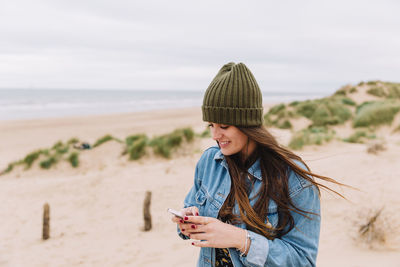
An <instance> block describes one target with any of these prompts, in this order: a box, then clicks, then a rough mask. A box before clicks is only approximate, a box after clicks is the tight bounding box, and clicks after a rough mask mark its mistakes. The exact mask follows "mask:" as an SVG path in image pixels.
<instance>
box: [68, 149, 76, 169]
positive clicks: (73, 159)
mask: <svg viewBox="0 0 400 267" xmlns="http://www.w3.org/2000/svg"><path fill="white" fill-rule="evenodd" d="M68 161H69V163H71V166H72V167H74V168H77V167H78V166H79V153H78V152H72V153H71V154H70V155H69V156H68Z"/></svg>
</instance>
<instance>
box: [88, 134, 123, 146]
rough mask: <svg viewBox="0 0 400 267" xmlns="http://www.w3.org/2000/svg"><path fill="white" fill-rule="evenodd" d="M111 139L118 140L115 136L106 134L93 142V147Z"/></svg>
mask: <svg viewBox="0 0 400 267" xmlns="http://www.w3.org/2000/svg"><path fill="white" fill-rule="evenodd" d="M111 140H118V139H117V138H115V137H113V136H112V135H110V134H107V135H104V136H103V137H101V138H99V139H97V141H96V142H95V143H94V144H93V148H95V147H98V146H100V145H102V144H104V143H106V142H108V141H111Z"/></svg>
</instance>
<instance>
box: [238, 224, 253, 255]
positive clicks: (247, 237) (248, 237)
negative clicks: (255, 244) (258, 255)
mask: <svg viewBox="0 0 400 267" xmlns="http://www.w3.org/2000/svg"><path fill="white" fill-rule="evenodd" d="M245 234H246V241H245V243H244V251H243V252H241V253H240V257H243V256H244V255H245V254H246V252H247V242H248V240H249V239H250V235H249V232H248V231H247V230H245ZM241 250H242V249H240V250H239V251H241Z"/></svg>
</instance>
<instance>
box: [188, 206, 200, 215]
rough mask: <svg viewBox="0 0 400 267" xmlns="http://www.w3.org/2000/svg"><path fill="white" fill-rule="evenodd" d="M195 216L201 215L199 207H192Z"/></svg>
mask: <svg viewBox="0 0 400 267" xmlns="http://www.w3.org/2000/svg"><path fill="white" fill-rule="evenodd" d="M190 210H191V211H192V215H193V216H199V209H198V208H197V207H190Z"/></svg>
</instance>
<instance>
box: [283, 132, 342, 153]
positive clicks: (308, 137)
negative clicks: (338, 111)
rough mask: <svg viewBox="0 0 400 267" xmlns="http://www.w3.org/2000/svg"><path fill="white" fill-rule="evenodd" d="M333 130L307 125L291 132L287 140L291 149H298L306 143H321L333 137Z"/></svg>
mask: <svg viewBox="0 0 400 267" xmlns="http://www.w3.org/2000/svg"><path fill="white" fill-rule="evenodd" d="M335 134H336V133H335V131H334V130H331V129H328V128H327V127H315V126H312V127H309V128H306V129H303V130H301V131H298V132H296V133H294V134H293V136H292V139H291V140H290V142H289V147H290V148H291V149H295V150H299V149H302V148H303V147H304V146H306V145H322V144H323V143H326V142H329V141H331V140H332V139H333V138H334V137H335Z"/></svg>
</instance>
